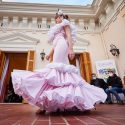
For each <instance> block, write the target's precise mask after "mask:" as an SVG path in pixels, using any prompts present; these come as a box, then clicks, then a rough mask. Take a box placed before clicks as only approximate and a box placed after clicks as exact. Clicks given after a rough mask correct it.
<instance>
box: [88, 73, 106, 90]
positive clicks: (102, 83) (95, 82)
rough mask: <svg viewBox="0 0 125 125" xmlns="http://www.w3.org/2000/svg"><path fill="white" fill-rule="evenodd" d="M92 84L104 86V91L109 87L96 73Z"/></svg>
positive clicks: (93, 75)
mask: <svg viewBox="0 0 125 125" xmlns="http://www.w3.org/2000/svg"><path fill="white" fill-rule="evenodd" d="M90 84H91V85H94V86H97V87H99V88H102V89H103V90H104V91H105V90H106V89H107V88H108V85H107V83H106V82H105V81H104V80H103V79H101V78H97V76H96V74H95V73H93V74H92V80H91V82H90Z"/></svg>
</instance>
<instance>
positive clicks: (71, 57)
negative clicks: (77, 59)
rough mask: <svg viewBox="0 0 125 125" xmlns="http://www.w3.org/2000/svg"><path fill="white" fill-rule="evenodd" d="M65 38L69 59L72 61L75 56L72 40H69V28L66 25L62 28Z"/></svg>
mask: <svg viewBox="0 0 125 125" xmlns="http://www.w3.org/2000/svg"><path fill="white" fill-rule="evenodd" d="M64 30H65V33H66V36H67V42H68V46H69V57H70V59H73V58H74V56H75V54H74V52H73V43H72V38H71V31H70V27H69V26H68V25H67V26H65V27H64Z"/></svg>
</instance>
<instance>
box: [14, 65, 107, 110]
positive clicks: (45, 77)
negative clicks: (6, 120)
mask: <svg viewBox="0 0 125 125" xmlns="http://www.w3.org/2000/svg"><path fill="white" fill-rule="evenodd" d="M12 82H13V87H14V91H15V93H16V94H19V95H20V96H22V97H23V98H25V99H26V100H28V102H29V103H30V104H33V105H36V106H38V107H40V108H42V109H45V110H47V111H56V110H57V109H60V110H64V109H69V108H72V107H74V106H75V107H77V108H78V109H80V110H88V109H92V108H94V104H95V103H97V102H104V101H105V99H106V97H107V95H106V94H105V92H104V91H103V90H102V89H100V88H97V87H95V86H92V85H89V84H88V83H86V82H85V81H84V80H83V79H82V78H81V76H79V75H78V72H77V68H76V67H74V66H72V65H66V64H61V63H51V64H48V65H47V66H46V67H45V68H44V69H42V70H37V71H34V72H30V71H25V70H14V71H13V72H12Z"/></svg>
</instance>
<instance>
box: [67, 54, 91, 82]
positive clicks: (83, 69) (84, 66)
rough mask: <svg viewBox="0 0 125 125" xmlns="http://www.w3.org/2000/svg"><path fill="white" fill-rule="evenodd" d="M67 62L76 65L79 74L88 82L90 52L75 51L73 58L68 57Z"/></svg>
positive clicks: (89, 77) (89, 75)
mask: <svg viewBox="0 0 125 125" xmlns="http://www.w3.org/2000/svg"><path fill="white" fill-rule="evenodd" d="M69 62H70V64H72V65H74V66H76V67H77V68H78V70H79V74H80V75H81V76H82V77H83V79H85V80H86V81H87V82H88V83H90V81H91V74H92V64H91V57H90V53H89V52H83V53H76V54H75V58H74V59H73V60H70V59H69Z"/></svg>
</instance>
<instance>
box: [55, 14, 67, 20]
mask: <svg viewBox="0 0 125 125" xmlns="http://www.w3.org/2000/svg"><path fill="white" fill-rule="evenodd" d="M61 16H63V18H64V19H67V20H68V19H69V16H68V15H64V14H61V15H60V14H58V13H56V15H55V19H57V18H58V17H61Z"/></svg>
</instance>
